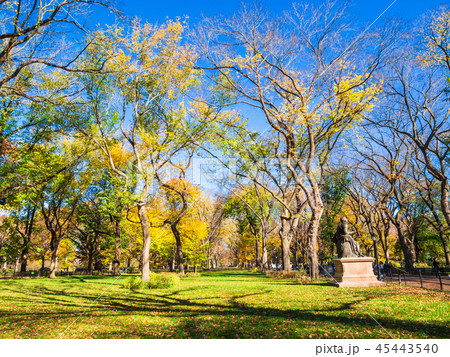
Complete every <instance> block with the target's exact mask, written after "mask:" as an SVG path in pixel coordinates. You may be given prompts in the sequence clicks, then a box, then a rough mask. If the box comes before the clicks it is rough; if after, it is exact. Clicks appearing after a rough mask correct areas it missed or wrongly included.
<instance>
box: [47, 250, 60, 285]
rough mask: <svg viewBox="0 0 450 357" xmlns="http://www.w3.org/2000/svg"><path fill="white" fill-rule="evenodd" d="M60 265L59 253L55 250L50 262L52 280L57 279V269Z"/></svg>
mask: <svg viewBox="0 0 450 357" xmlns="http://www.w3.org/2000/svg"><path fill="white" fill-rule="evenodd" d="M57 265H58V251H57V250H54V251H53V252H52V257H51V260H50V275H49V276H48V277H49V278H50V279H55V278H56V268H57Z"/></svg>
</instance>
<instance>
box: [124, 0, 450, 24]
mask: <svg viewBox="0 0 450 357" xmlns="http://www.w3.org/2000/svg"><path fill="white" fill-rule="evenodd" d="M393 1H394V0H369V1H368V0H353V6H352V9H351V12H352V13H353V14H354V15H355V16H358V17H360V18H361V19H363V20H367V21H370V20H375V19H376V18H377V17H378V16H379V15H380V14H381V13H382V12H383V11H384V10H385V9H386V8H387V7H388V6H389V5H390V4H391V3H392V2H393ZM242 2H244V3H246V2H248V3H253V1H241V0H226V1H223V0H216V1H215V0H209V1H208V0H184V1H183V0H169V1H161V0H118V5H119V8H120V9H121V10H122V11H124V12H125V13H126V14H128V15H130V16H138V17H140V18H141V19H143V20H146V21H149V22H163V21H164V20H165V19H166V18H175V17H176V16H185V15H188V16H189V17H190V19H191V20H192V21H194V22H195V21H196V20H198V19H200V18H201V17H202V15H204V16H214V15H219V14H224V15H229V14H232V13H233V12H234V11H236V10H237V9H238V8H239V7H240V4H241V3H242ZM261 2H262V3H263V4H264V5H265V6H266V7H267V8H268V9H269V10H271V11H274V12H282V11H283V10H286V9H289V7H290V5H291V3H292V1H290V0H275V1H274V0H262V1H261ZM297 2H298V1H297ZM308 2H317V3H320V2H322V0H310V1H308ZM444 4H447V5H449V4H450V2H449V1H448V0H397V1H396V2H395V3H394V4H393V5H392V7H391V8H390V9H389V10H388V11H387V12H386V13H385V15H386V16H401V17H403V18H408V19H412V18H415V17H416V16H418V15H419V14H421V13H423V12H425V11H426V10H427V9H432V8H435V7H437V6H439V5H444Z"/></svg>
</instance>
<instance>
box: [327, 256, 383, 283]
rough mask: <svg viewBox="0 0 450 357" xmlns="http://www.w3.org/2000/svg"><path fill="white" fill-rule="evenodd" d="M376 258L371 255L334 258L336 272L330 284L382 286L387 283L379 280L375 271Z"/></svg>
mask: <svg viewBox="0 0 450 357" xmlns="http://www.w3.org/2000/svg"><path fill="white" fill-rule="evenodd" d="M374 260H375V259H374V258H370V257H360V258H339V259H334V260H333V262H334V263H335V264H336V274H335V275H334V279H335V280H336V281H330V282H329V283H328V284H329V285H333V286H337V287H338V288H340V287H365V286H380V285H385V283H383V282H381V281H378V280H377V277H376V275H375V274H374V273H373V268H372V263H373V261H374Z"/></svg>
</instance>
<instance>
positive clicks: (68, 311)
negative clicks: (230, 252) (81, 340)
mask: <svg viewBox="0 0 450 357" xmlns="http://www.w3.org/2000/svg"><path fill="white" fill-rule="evenodd" d="M317 287H318V288H319V290H321V289H320V286H317ZM206 288H207V287H204V286H199V287H190V288H187V289H176V290H169V291H167V292H164V291H163V290H156V291H145V292H144V291H139V292H136V293H131V292H129V291H124V293H123V295H118V294H117V291H116V292H112V294H105V295H104V296H102V297H101V298H100V299H99V301H98V303H96V304H95V305H93V306H92V308H90V309H89V310H88V311H87V312H86V314H85V316H83V317H82V318H81V319H80V320H79V321H78V323H82V322H83V319H85V318H90V319H92V318H94V319H95V318H97V319H98V325H99V326H101V328H104V329H106V331H98V332H97V333H96V334H95V337H97V338H114V337H115V336H121V337H124V331H115V330H114V329H112V328H111V331H108V324H110V323H111V321H112V320H109V322H108V319H109V318H114V320H115V319H116V318H119V317H123V318H125V319H126V318H127V317H130V318H131V317H132V316H133V319H134V317H136V316H157V317H163V318H172V319H173V325H174V326H175V327H173V328H172V329H169V328H166V330H167V331H166V330H164V328H163V327H162V329H163V330H164V331H166V334H165V337H171V338H182V337H187V338H274V337H285V338H298V337H305V336H306V337H307V336H308V334H307V333H308V331H310V330H311V329H313V328H316V327H314V326H317V324H318V325H319V326H320V325H323V326H325V327H323V328H322V330H320V331H326V329H327V326H328V328H330V329H331V328H332V326H335V325H337V326H340V328H341V329H342V331H343V332H342V335H339V334H338V335H336V334H335V335H332V336H330V337H341V338H344V337H346V335H345V331H347V332H348V331H351V330H352V329H355V328H357V329H364V328H365V329H368V330H373V331H375V330H374V329H377V330H376V332H373V333H372V334H371V335H369V336H371V337H379V338H384V337H389V336H388V335H387V334H386V333H385V332H383V331H382V330H381V328H380V327H379V326H378V325H377V324H376V322H375V321H373V319H372V318H371V317H370V316H369V315H368V314H367V313H366V312H365V311H364V309H361V310H359V311H357V310H356V309H357V305H359V304H360V303H363V302H367V301H370V300H371V299H373V298H376V297H379V296H378V295H377V294H375V293H374V294H370V295H368V296H360V295H359V294H358V295H357V296H355V298H356V299H357V301H352V302H348V301H347V302H345V301H344V302H338V301H336V300H335V299H333V300H332V301H329V303H328V305H331V304H333V305H334V306H328V307H327V306H326V305H327V304H324V308H323V309H320V310H314V309H298V308H296V309H282V308H276V307H273V306H272V305H273V304H271V306H252V305H250V304H248V303H246V302H245V299H246V298H248V297H255V296H257V295H261V296H263V295H265V294H268V293H270V292H271V291H270V290H268V289H265V290H261V291H257V292H251V293H247V294H233V295H232V296H228V297H223V296H216V295H212V296H210V297H204V296H200V297H195V298H192V297H189V298H185V297H183V294H187V293H192V292H195V291H200V290H204V289H206ZM7 289H8V290H10V292H11V293H13V295H11V296H9V297H5V298H2V299H4V300H5V299H6V300H10V302H15V303H17V304H26V303H30V297H32V298H33V299H36V301H39V303H40V304H43V305H46V306H47V307H49V306H50V307H53V309H51V311H48V310H47V311H40V310H39V307H36V311H31V312H29V311H27V312H23V311H13V310H8V311H2V312H1V313H0V317H1V320H3V321H2V323H3V325H4V326H5V325H6V324H9V323H12V324H20V323H21V322H22V321H27V323H28V324H36V325H45V324H46V323H48V322H49V321H52V322H54V321H57V322H58V325H60V326H61V329H62V330H64V329H65V327H66V326H67V325H69V324H70V323H72V322H73V321H74V320H75V319H76V317H77V316H78V315H79V314H80V313H81V312H82V311H84V310H85V309H86V308H87V307H88V306H89V305H90V304H91V303H92V302H94V300H95V299H96V298H97V294H86V293H83V292H82V291H80V292H69V293H68V292H67V291H66V290H65V289H62V290H57V289H49V288H47V287H42V286H37V287H36V286H35V287H34V289H32V290H31V291H27V295H29V297H27V296H26V295H24V294H23V291H20V290H17V289H16V287H14V288H12V287H8V288H7ZM319 295H320V294H319ZM319 295H318V298H322V299H323V298H324V297H323V296H320V297H319ZM361 295H362V294H361ZM325 301H327V300H325ZM105 311H108V312H107V313H105ZM374 317H375V318H376V320H377V321H378V322H379V323H380V324H381V325H382V326H383V327H384V328H386V329H387V330H388V331H392V332H393V333H394V334H395V335H396V336H397V337H401V336H402V333H409V334H412V335H413V336H416V335H417V336H419V335H420V333H422V335H420V336H426V337H433V338H447V337H448V336H449V335H450V328H449V326H448V324H447V323H446V322H445V321H443V322H437V321H428V322H424V321H410V320H407V319H403V318H401V317H389V316H386V315H384V316H377V315H376V316H374ZM130 321H131V320H130ZM76 326H77V325H76V324H75V325H74V326H73V327H72V329H74V330H75V331H76ZM277 326H278V327H279V328H284V327H285V331H284V334H283V335H282V336H278V335H277V334H276V333H277V331H276V327H277ZM283 326H284V327H283ZM141 327H142V329H141V330H136V331H135V332H133V331H131V330H130V332H129V334H127V332H125V335H126V336H127V337H128V338H138V337H139V338H155V337H160V335H157V334H156V333H155V331H148V329H146V328H145V326H141ZM298 329H300V332H298ZM301 331H304V332H301ZM323 336H324V335H322V336H321V335H320V334H319V335H318V336H316V337H323ZM21 337H27V336H21ZM347 337H348V336H347ZM361 337H363V336H361ZM364 337H367V335H366V336H364Z"/></svg>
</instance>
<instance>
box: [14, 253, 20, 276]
mask: <svg viewBox="0 0 450 357" xmlns="http://www.w3.org/2000/svg"><path fill="white" fill-rule="evenodd" d="M19 265H20V257H16V263H15V264H14V275H16V274H17V273H18V272H19Z"/></svg>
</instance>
